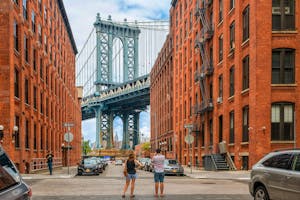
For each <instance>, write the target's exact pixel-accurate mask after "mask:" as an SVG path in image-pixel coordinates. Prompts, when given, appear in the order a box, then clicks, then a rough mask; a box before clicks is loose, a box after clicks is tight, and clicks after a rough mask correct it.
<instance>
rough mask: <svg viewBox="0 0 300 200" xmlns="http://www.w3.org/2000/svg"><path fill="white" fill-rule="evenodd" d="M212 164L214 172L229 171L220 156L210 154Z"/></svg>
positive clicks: (222, 157)
mask: <svg viewBox="0 0 300 200" xmlns="http://www.w3.org/2000/svg"><path fill="white" fill-rule="evenodd" d="M211 159H212V162H213V164H214V168H215V170H229V166H228V164H227V161H226V159H225V157H224V156H223V155H221V154H212V155H211Z"/></svg>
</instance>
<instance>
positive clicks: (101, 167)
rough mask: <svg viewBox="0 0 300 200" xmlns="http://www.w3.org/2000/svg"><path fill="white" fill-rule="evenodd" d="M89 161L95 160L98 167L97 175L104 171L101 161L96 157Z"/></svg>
mask: <svg viewBox="0 0 300 200" xmlns="http://www.w3.org/2000/svg"><path fill="white" fill-rule="evenodd" d="M90 159H92V160H95V161H96V162H97V165H98V171H99V173H102V172H103V171H104V169H105V167H104V164H103V163H102V162H101V159H100V158H98V157H91V158H90Z"/></svg>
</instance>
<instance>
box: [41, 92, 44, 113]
mask: <svg viewBox="0 0 300 200" xmlns="http://www.w3.org/2000/svg"><path fill="white" fill-rule="evenodd" d="M43 103H44V102H43V93H42V92H41V99H40V111H41V113H42V114H43V111H44V110H43Z"/></svg>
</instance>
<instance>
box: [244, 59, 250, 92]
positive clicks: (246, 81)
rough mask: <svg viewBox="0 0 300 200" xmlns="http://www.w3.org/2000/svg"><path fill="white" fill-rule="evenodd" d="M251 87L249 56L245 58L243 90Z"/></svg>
mask: <svg viewBox="0 0 300 200" xmlns="http://www.w3.org/2000/svg"><path fill="white" fill-rule="evenodd" d="M248 88H249V56H246V57H245V58H244V59H243V90H245V89H248Z"/></svg>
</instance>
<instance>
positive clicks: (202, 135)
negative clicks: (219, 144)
mask: <svg viewBox="0 0 300 200" xmlns="http://www.w3.org/2000/svg"><path fill="white" fill-rule="evenodd" d="M204 126H205V125H204V123H203V122H202V124H201V146H202V147H203V146H204V144H205V127H204Z"/></svg>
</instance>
